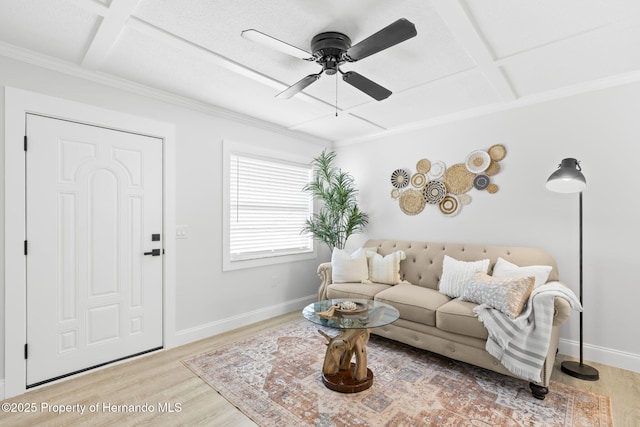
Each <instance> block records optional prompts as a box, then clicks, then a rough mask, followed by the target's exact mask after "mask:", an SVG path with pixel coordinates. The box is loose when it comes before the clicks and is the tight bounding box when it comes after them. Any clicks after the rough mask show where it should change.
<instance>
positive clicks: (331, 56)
mask: <svg viewBox="0 0 640 427" xmlns="http://www.w3.org/2000/svg"><path fill="white" fill-rule="evenodd" d="M350 47H351V39H350V38H349V37H347V36H346V35H345V34H342V33H337V32H335V31H328V32H325V33H320V34H318V35H316V36H314V37H313V39H311V52H313V57H314V58H315V60H316V62H317V63H318V64H321V65H322V69H323V71H324V72H325V73H327V74H328V75H334V74H336V73H337V72H338V66H339V65H341V64H344V63H345V62H346V59H345V57H344V54H345V52H346V51H347V50H348V49H349V48H350Z"/></svg>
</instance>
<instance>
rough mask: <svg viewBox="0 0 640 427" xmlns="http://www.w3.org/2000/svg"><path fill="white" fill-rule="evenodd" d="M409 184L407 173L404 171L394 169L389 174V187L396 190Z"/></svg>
mask: <svg viewBox="0 0 640 427" xmlns="http://www.w3.org/2000/svg"><path fill="white" fill-rule="evenodd" d="M408 184H409V172H407V171H406V170H404V169H396V170H394V171H393V173H392V174H391V185H393V186H394V187H396V188H404V187H406V186H407V185H408Z"/></svg>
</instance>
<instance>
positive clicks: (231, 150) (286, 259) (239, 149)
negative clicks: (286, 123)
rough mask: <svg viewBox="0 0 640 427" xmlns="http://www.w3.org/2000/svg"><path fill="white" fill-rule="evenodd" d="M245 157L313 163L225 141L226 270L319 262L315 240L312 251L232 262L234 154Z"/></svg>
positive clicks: (223, 179) (248, 145)
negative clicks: (231, 175)
mask: <svg viewBox="0 0 640 427" xmlns="http://www.w3.org/2000/svg"><path fill="white" fill-rule="evenodd" d="M233 154H236V155H237V154H245V155H247V156H250V157H261V158H265V159H273V160H274V161H277V160H282V161H283V162H292V163H299V164H309V163H310V162H311V160H312V156H311V155H310V156H309V157H308V158H307V157H304V156H301V155H297V154H294V153H290V152H285V151H279V150H276V149H273V148H265V147H261V146H258V145H253V144H248V143H242V142H237V141H232V140H224V141H222V270H223V271H233V270H241V269H245V268H255V267H262V266H268V265H275V264H283V263H290V262H297V261H304V260H310V259H317V257H318V248H317V245H316V244H315V240H314V241H313V243H312V246H313V248H312V250H311V251H305V252H301V253H295V254H274V255H273V256H265V257H261V258H251V259H236V260H232V259H231V253H230V247H231V245H230V241H231V232H230V230H231V227H230V225H231V218H230V216H231V214H230V200H231V195H230V185H229V184H230V183H229V178H230V172H231V165H230V160H231V155H233Z"/></svg>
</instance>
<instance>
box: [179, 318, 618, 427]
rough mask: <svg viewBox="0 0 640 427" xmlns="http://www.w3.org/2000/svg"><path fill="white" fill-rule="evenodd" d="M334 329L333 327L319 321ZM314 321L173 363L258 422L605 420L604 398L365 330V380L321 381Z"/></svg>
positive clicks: (320, 341) (321, 347)
mask: <svg viewBox="0 0 640 427" xmlns="http://www.w3.org/2000/svg"><path fill="white" fill-rule="evenodd" d="M323 330H324V331H325V332H327V333H328V334H329V335H331V336H334V335H337V331H336V330H334V329H323ZM325 342H326V340H325V338H323V337H321V336H320V335H319V334H318V326H317V325H314V324H312V323H311V322H308V321H306V320H300V321H295V322H292V323H289V324H287V325H284V326H282V327H280V328H277V329H274V330H269V331H266V332H263V333H262V334H261V335H259V336H254V337H251V338H247V339H244V340H241V341H238V342H235V343H232V344H229V345H226V346H223V347H220V348H217V349H215V350H213V351H210V352H207V353H203V354H200V355H198V356H195V357H192V358H190V359H188V360H185V361H184V362H183V363H184V364H185V365H186V366H187V367H188V368H189V369H191V370H192V371H193V372H194V373H195V374H196V375H198V376H199V377H200V378H202V379H203V380H204V381H205V382H207V383H208V384H209V385H210V386H211V387H213V388H214V389H215V390H217V391H218V392H219V393H220V394H222V395H223V396H224V397H225V398H226V399H227V400H228V401H229V402H231V403H232V404H233V405H234V406H236V407H238V408H239V409H240V410H241V411H242V412H244V413H245V414H246V415H247V416H249V417H250V418H251V419H252V420H254V421H255V422H256V423H257V424H259V425H260V426H264V427H267V426H278V427H284V426H291V427H294V426H295V427H300V426H316V427H324V426H327V427H329V426H336V427H341V426H345V427H346V426H349V427H354V426H359V427H360V426H362V427H365V426H367V427H368V426H371V427H374V426H375V427H378V426H394V427H399V426H612V425H613V422H612V418H611V402H610V399H609V397H607V396H602V395H597V394H594V393H591V392H587V391H583V390H579V389H577V388H574V387H570V386H566V385H564V384H560V383H556V382H552V384H551V385H550V393H549V394H548V395H547V398H546V399H545V400H544V401H541V400H537V399H535V398H533V396H532V395H531V393H530V392H529V386H528V382H525V381H520V380H516V379H514V378H511V377H507V376H504V375H500V374H496V373H493V372H490V371H487V370H484V369H480V368H476V367H474V366H471V365H468V364H465V363H461V362H456V361H452V360H449V359H447V358H445V357H441V356H438V355H435V354H432V353H430V352H426V351H423V350H418V349H414V348H412V347H410V346H406V345H404V344H400V343H396V342H394V341H391V340H387V339H384V338H381V337H377V336H374V335H372V336H371V340H370V342H369V344H368V347H367V350H368V357H369V364H368V366H369V368H370V369H371V370H372V371H373V373H374V383H373V386H372V387H371V388H370V389H368V390H365V391H363V392H360V393H353V394H342V393H337V392H334V391H331V390H329V389H327V388H326V387H325V386H324V385H323V383H322V378H321V369H322V361H323V358H324V352H325V349H326V346H325Z"/></svg>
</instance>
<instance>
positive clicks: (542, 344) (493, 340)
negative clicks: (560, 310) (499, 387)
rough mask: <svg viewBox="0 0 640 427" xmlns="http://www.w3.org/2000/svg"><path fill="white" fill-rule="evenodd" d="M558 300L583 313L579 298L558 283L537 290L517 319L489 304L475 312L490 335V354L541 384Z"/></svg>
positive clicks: (515, 372)
mask: <svg viewBox="0 0 640 427" xmlns="http://www.w3.org/2000/svg"><path fill="white" fill-rule="evenodd" d="M557 296H558V297H562V298H565V299H566V300H567V301H569V304H571V307H572V308H573V309H574V310H578V311H582V306H581V305H580V301H579V300H578V298H577V297H576V295H575V294H574V293H573V292H572V291H571V289H569V288H568V287H566V286H564V285H562V284H560V283H558V282H549V283H546V284H544V285H542V286H538V287H537V288H535V289H534V290H533V292H532V293H531V297H530V298H529V301H528V302H527V305H526V306H525V308H524V310H523V311H522V313H521V314H520V316H518V317H517V318H515V319H511V318H509V316H507V315H506V314H504V313H502V312H500V311H498V310H496V309H494V308H491V307H489V306H487V305H485V304H481V305H479V306H477V307H476V308H474V310H473V311H474V312H475V313H476V314H477V315H478V319H479V320H480V321H481V322H482V323H483V324H484V326H485V327H486V328H487V330H488V331H489V339H488V340H487V345H486V350H487V351H488V352H489V354H491V355H492V356H493V357H495V358H496V359H498V360H499V361H500V363H502V365H504V367H505V368H507V369H508V370H509V371H510V372H512V373H514V374H515V375H517V376H519V377H521V378H526V379H528V380H530V381H535V382H540V380H541V379H540V378H541V377H540V372H541V371H542V366H543V365H544V360H545V358H546V356H547V352H548V351H549V340H550V339H551V327H552V325H553V313H554V302H553V300H554V298H555V297H557Z"/></svg>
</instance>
